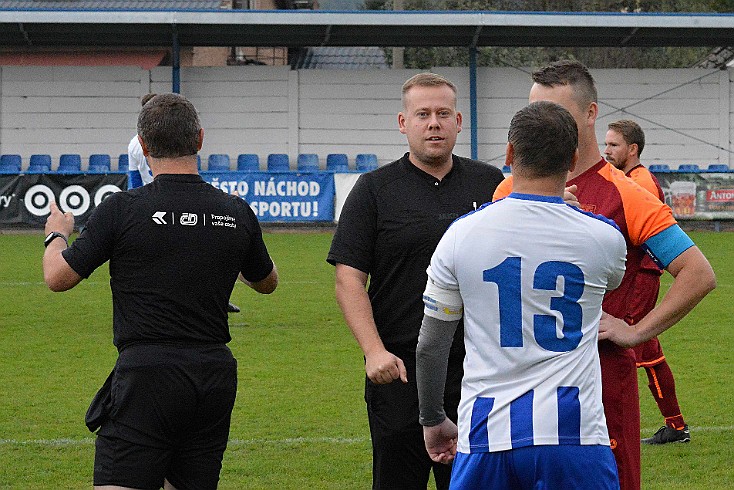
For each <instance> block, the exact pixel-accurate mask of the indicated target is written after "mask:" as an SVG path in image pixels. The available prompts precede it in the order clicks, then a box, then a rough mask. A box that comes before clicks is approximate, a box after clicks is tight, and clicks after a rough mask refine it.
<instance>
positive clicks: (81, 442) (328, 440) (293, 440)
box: [0, 425, 734, 448]
mask: <svg viewBox="0 0 734 490" xmlns="http://www.w3.org/2000/svg"><path fill="white" fill-rule="evenodd" d="M689 428H690V430H691V432H692V433H693V435H694V436H695V434H696V432H732V431H734V425H727V426H716V427H701V426H694V425H691V426H689ZM654 430H656V428H652V427H651V428H646V427H643V428H642V433H643V434H644V433H647V432H650V431H654ZM694 440H695V439H694ZM366 442H369V438H368V437H289V438H286V439H230V440H229V442H228V444H227V447H230V448H232V447H243V446H263V445H273V446H291V445H297V444H335V445H351V444H363V443H366ZM93 444H94V438H93V437H86V438H83V439H66V438H61V439H28V440H18V439H0V446H47V447H59V446H87V445H89V446H91V445H93Z"/></svg>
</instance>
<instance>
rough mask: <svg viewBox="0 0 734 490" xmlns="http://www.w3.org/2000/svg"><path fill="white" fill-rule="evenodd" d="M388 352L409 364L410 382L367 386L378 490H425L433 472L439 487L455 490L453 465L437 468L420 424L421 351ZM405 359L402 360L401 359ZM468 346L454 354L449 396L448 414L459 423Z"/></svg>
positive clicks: (374, 485)
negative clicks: (418, 380)
mask: <svg viewBox="0 0 734 490" xmlns="http://www.w3.org/2000/svg"><path fill="white" fill-rule="evenodd" d="M388 350H389V351H390V352H392V353H393V354H395V355H397V356H398V357H400V358H401V359H402V360H403V362H404V363H405V367H406V370H407V373H408V382H407V383H403V382H402V381H400V380H396V381H393V382H392V383H390V384H386V385H377V384H374V383H372V382H371V381H370V380H369V379H366V381H365V402H366V403H367V417H368V419H369V426H370V435H371V437H372V488H373V489H375V490H380V489H381V490H402V489H405V490H408V489H410V490H412V489H416V490H418V489H421V490H425V489H426V487H427V485H428V480H429V477H430V473H431V470H433V477H434V479H435V481H436V488H437V489H438V490H444V489H448V488H449V481H450V478H451V466H450V465H445V464H441V463H434V462H433V461H431V458H430V457H429V456H428V452H427V451H426V446H425V442H424V440H423V427H422V426H421V425H420V423H418V414H419V410H418V389H417V385H416V382H415V350H412V352H411V350H403V351H401V350H399V349H392V350H391V349H390V348H389V347H388ZM401 354H402V355H401ZM463 361H464V349H463V345H462V346H460V347H459V348H454V349H452V353H451V357H450V358H449V368H448V373H447V378H446V389H445V392H444V409H445V410H446V414H447V415H448V417H449V418H450V419H451V420H453V421H454V422H456V419H457V409H458V406H459V399H460V398H461V378H462V376H463V366H462V363H463Z"/></svg>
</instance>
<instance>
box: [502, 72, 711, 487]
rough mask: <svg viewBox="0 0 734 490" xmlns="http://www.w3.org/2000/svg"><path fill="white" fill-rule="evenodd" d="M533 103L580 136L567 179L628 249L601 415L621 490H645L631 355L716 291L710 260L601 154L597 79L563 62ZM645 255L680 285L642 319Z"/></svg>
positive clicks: (542, 76) (615, 298)
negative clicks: (560, 115) (561, 112)
mask: <svg viewBox="0 0 734 490" xmlns="http://www.w3.org/2000/svg"><path fill="white" fill-rule="evenodd" d="M532 77H533V82H534V83H533V86H532V88H531V89H530V97H529V100H530V102H537V101H542V100H545V101H549V102H555V103H557V104H559V105H561V106H562V107H563V108H565V109H566V110H568V112H570V113H571V115H572V116H573V117H574V119H575V120H576V125H577V127H578V131H579V161H578V164H577V165H576V168H575V169H574V170H572V171H570V172H569V173H568V180H567V184H568V185H569V186H571V185H576V186H577V192H576V195H577V197H578V200H579V202H580V203H581V208H582V209H584V210H587V211H591V212H593V213H597V214H601V215H603V216H606V217H607V218H610V219H612V220H614V221H615V222H616V223H617V225H618V226H619V228H620V229H621V230H622V233H623V234H624V235H625V238H626V239H627V243H628V249H627V271H626V273H625V276H624V279H623V280H622V284H621V285H620V286H619V287H618V288H617V289H615V290H614V291H610V292H609V294H607V295H606V296H605V298H604V304H603V309H604V313H605V314H604V315H602V319H601V323H600V327H599V328H600V332H599V338H600V339H601V340H602V342H600V344H599V357H600V360H601V372H602V384H603V401H604V411H605V415H606V419H607V429H608V430H609V437H610V440H611V447H612V451H613V452H614V457H615V459H616V461H617V468H618V471H619V481H620V486H621V488H622V490H638V489H639V488H640V471H641V469H640V401H639V393H638V391H637V372H636V366H635V353H634V351H633V350H632V349H631V347H633V346H635V345H638V344H641V343H643V342H645V341H646V340H648V339H650V338H652V337H655V336H656V335H658V334H660V333H662V332H664V331H665V330H667V329H668V328H670V327H671V326H673V325H675V324H676V323H677V322H678V321H680V319H681V318H683V317H684V316H685V315H686V314H688V312H690V311H691V310H692V309H693V308H694V307H695V306H696V305H697V304H698V303H699V302H700V301H701V300H702V299H703V298H704V297H705V296H706V295H707V294H708V293H709V292H710V291H711V290H713V289H714V288H715V287H716V276H715V274H714V271H713V269H712V268H711V265H710V264H709V262H708V260H706V257H704V255H703V254H702V253H701V251H700V250H699V249H698V247H696V246H695V244H694V243H693V241H692V240H691V239H690V238H689V237H688V235H686V234H685V233H684V232H683V230H681V228H680V227H679V226H678V224H677V222H676V221H675V218H673V214H672V212H671V210H670V208H669V207H668V206H666V205H665V204H664V203H662V202H660V200H659V199H658V198H657V197H656V196H653V195H652V194H650V193H649V192H647V191H645V190H644V189H643V188H641V187H640V186H639V185H637V184H636V183H634V182H632V181H631V180H630V179H628V178H626V177H625V176H624V174H623V173H622V172H620V171H619V170H617V169H616V168H614V167H613V166H612V165H611V164H610V163H608V162H607V161H606V160H604V158H602V156H601V153H600V152H599V145H598V143H597V140H596V132H595V123H596V118H597V116H598V113H599V107H598V105H597V94H596V87H595V84H594V78H593V77H592V76H591V73H589V70H588V69H587V68H586V67H585V66H584V65H582V64H581V63H579V62H577V61H570V60H561V61H557V62H555V63H551V64H549V65H546V66H545V67H543V68H541V69H539V70H537V71H535V72H534V73H533V75H532ZM511 188H512V177H509V178H508V179H507V180H505V181H504V182H503V183H502V184H500V186H498V188H497V191H496V192H495V195H494V197H495V199H497V198H500V197H504V196H506V195H507V194H509V192H510V190H511ZM646 250H647V251H649V252H650V253H651V254H652V255H654V256H655V257H656V259H657V260H658V261H659V263H660V265H661V267H663V268H665V269H666V270H667V271H668V272H670V273H671V275H673V277H675V280H674V281H673V285H672V286H671V288H670V290H668V292H667V294H666V295H665V297H664V298H663V299H662V300H661V302H660V303H659V304H658V306H657V307H655V308H654V309H653V310H652V311H650V312H649V313H647V314H645V313H644V312H643V311H641V310H639V309H635V308H634V305H635V303H634V302H633V301H630V298H634V296H635V295H636V294H637V292H636V291H635V277H636V275H637V274H638V272H639V268H640V264H641V263H642V259H643V257H644V256H645V254H646Z"/></svg>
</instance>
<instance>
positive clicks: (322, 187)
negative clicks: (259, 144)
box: [201, 172, 334, 223]
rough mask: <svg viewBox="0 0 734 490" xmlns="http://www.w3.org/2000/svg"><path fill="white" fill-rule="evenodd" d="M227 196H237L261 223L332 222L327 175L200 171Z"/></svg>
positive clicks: (331, 181) (331, 190)
mask: <svg viewBox="0 0 734 490" xmlns="http://www.w3.org/2000/svg"><path fill="white" fill-rule="evenodd" d="M201 176H202V178H203V179H204V180H205V181H207V182H209V183H210V184H211V185H213V186H214V187H216V188H218V189H221V190H222V191H224V192H226V193H228V194H234V193H235V192H236V193H237V195H238V196H240V197H242V198H243V199H245V200H246V201H247V202H248V203H249V204H250V208H252V210H253V212H254V213H255V216H257V219H258V220H260V221H261V222H264V223H274V222H311V221H334V174H333V173H331V172H201Z"/></svg>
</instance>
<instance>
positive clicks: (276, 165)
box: [268, 153, 291, 172]
mask: <svg viewBox="0 0 734 490" xmlns="http://www.w3.org/2000/svg"><path fill="white" fill-rule="evenodd" d="M290 169H291V164H290V160H289V159H288V155H286V154H285V153H271V154H270V155H268V172H287V171H289V170H290Z"/></svg>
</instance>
